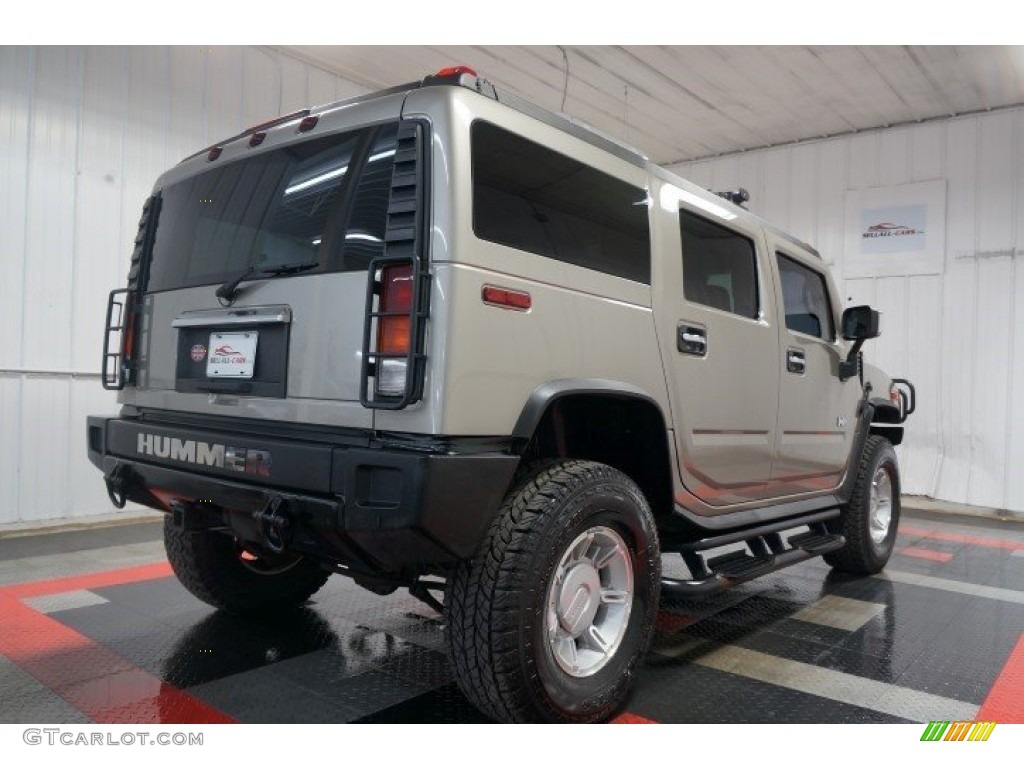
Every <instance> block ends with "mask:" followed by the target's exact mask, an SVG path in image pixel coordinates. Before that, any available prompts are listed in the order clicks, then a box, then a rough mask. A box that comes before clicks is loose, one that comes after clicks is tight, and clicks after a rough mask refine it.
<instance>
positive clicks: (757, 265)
mask: <svg viewBox="0 0 1024 768" xmlns="http://www.w3.org/2000/svg"><path fill="white" fill-rule="evenodd" d="M683 211H685V212H686V213H687V214H689V215H690V216H693V217H694V218H697V219H700V220H701V221H703V222H705V223H706V224H711V225H713V226H716V227H719V228H721V229H724V230H727V231H729V232H731V233H733V234H734V235H736V236H737V237H742V238H743V239H744V240H746V241H748V242H749V243H750V245H751V247H752V249H753V253H752V255H753V257H754V299H755V301H756V302H757V307H756V311H755V313H754V314H753V315H743V314H740V313H739V312H734V311H732V310H731V309H719V308H718V307H713V306H711V305H710V304H704V303H702V302H700V301H696V300H694V299H691V298H689V297H688V296H687V295H686V254H684V253H683V219H682V216H681V215H680V214H681V213H682V212H683ZM731 224H732V222H725V221H721V220H715V219H712V218H709V217H708V216H706V215H704V214H702V213H700V212H699V211H695V210H693V208H692V207H691V206H688V205H683V204H682V203H680V205H679V208H678V210H677V212H676V232H678V233H679V259H680V261H679V263H680V266H681V272H680V276H681V277H682V278H683V284H682V286H681V287H682V296H683V301H685V302H687V303H689V304H694V305H696V306H698V307H700V308H701V309H705V310H709V311H711V312H719V313H721V314H723V315H727V316H729V317H735V318H739V319H740V320H748V321H750V322H754V323H759V324H763V323H764V322H765V317H766V312H765V300H764V296H763V295H762V294H761V287H762V286H763V285H764V275H763V274H762V272H761V259H760V258H759V252H761V251H762V250H763V248H761V247H759V246H758V242H759V240H760V239H761V237H763V233H762V232H761V231H760V230H758V231H757V232H747V231H746V230H745V229H744V228H737V227H735V226H731Z"/></svg>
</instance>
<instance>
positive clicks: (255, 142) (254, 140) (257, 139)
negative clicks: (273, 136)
mask: <svg viewBox="0 0 1024 768" xmlns="http://www.w3.org/2000/svg"><path fill="white" fill-rule="evenodd" d="M265 138H267V134H265V133H263V132H262V131H261V132H260V133H254V134H253V135H252V136H250V137H249V146H250V147H258V146H259V145H260V144H262V143H263V140H264V139H265Z"/></svg>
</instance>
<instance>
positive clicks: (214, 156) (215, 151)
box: [206, 147, 224, 160]
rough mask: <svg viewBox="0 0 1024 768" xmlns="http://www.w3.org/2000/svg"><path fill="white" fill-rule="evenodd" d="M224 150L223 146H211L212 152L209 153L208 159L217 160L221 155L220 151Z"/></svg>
mask: <svg viewBox="0 0 1024 768" xmlns="http://www.w3.org/2000/svg"><path fill="white" fill-rule="evenodd" d="M223 151H224V148H223V147H210V152H209V154H207V156H206V159H207V160H216V159H217V158H218V157H220V153H221V152H223Z"/></svg>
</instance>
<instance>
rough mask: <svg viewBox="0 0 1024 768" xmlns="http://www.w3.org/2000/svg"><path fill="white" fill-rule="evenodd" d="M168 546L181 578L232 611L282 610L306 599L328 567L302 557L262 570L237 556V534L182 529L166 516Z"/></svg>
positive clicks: (323, 578) (321, 581)
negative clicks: (274, 569) (278, 567)
mask: <svg viewBox="0 0 1024 768" xmlns="http://www.w3.org/2000/svg"><path fill="white" fill-rule="evenodd" d="M164 549H165V550H166V551H167V559H168V560H169V561H170V563H171V568H173V569H174V574H175V575H176V576H177V577H178V581H180V582H181V583H182V585H183V586H184V587H185V589H187V590H188V591H189V592H191V593H192V594H193V595H195V596H196V597H198V598H199V599H200V600H202V601H203V602H204V603H209V604H210V605H212V606H214V607H215V608H222V609H224V610H226V611H229V612H231V613H238V614H254V613H264V612H272V611H278V610H282V609H285V608H290V607H293V606H296V605H301V604H302V603H304V602H306V600H308V599H309V598H310V597H311V596H312V595H313V594H314V593H315V592H316V591H317V590H319V589H320V587H322V586H323V585H324V583H325V582H326V581H327V579H328V577H329V576H330V573H329V572H328V571H325V570H323V569H322V568H321V567H320V566H319V565H317V564H316V563H315V562H313V561H311V560H307V559H298V560H296V561H295V563H294V565H290V566H287V567H286V568H284V569H283V570H280V571H279V572H276V573H259V572H257V571H256V570H253V569H252V568H250V567H248V566H246V564H245V563H243V561H242V560H241V558H240V557H239V548H238V545H237V544H236V543H235V540H234V539H233V538H232V537H231V536H228V535H226V534H223V533H219V532H217V531H206V530H198V531H184V530H181V529H179V528H177V527H175V526H174V524H173V522H172V521H171V519H170V517H166V518H164Z"/></svg>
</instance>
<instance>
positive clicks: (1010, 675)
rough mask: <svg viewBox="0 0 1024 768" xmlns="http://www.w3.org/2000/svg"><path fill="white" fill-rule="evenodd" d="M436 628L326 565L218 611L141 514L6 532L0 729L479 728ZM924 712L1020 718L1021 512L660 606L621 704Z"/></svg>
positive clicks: (652, 710) (630, 717)
mask: <svg viewBox="0 0 1024 768" xmlns="http://www.w3.org/2000/svg"><path fill="white" fill-rule="evenodd" d="M671 569H672V560H671V559H670V558H666V571H667V572H671ZM442 629H443V625H442V621H441V619H440V617H439V616H438V615H437V614H436V613H434V612H433V611H432V610H431V609H430V608H428V607H427V606H425V605H423V604H422V603H420V602H418V601H417V600H415V599H413V598H411V597H410V596H409V595H408V594H407V593H404V592H401V593H396V594H394V595H391V596H390V597H383V598H382V597H378V596H376V595H373V594H370V593H369V592H365V591H363V590H362V589H360V588H358V587H356V586H355V585H354V584H352V583H350V582H349V581H348V580H346V579H344V578H341V577H336V578H333V579H331V580H330V581H329V582H328V584H327V586H326V587H325V588H324V589H323V590H322V591H321V592H320V593H319V594H318V595H317V596H316V597H315V599H314V601H313V602H311V603H310V604H309V605H308V606H306V607H303V608H301V609H298V610H297V611H296V612H295V614H294V615H293V616H290V617H289V619H288V621H282V620H280V619H278V620H276V621H267V620H262V621H257V620H243V619H238V618H233V617H230V616H226V615H222V614H220V613H217V612H215V611H214V610H212V609H211V608H209V607H207V606H206V605H204V604H203V603H200V602H199V601H198V600H196V599H195V598H193V597H192V596H191V595H189V594H188V593H187V592H186V591H185V590H184V589H183V588H182V587H181V586H179V584H178V582H177V581H176V580H175V579H174V577H173V576H172V575H170V568H169V566H168V565H167V563H166V561H165V560H164V558H163V547H162V543H161V541H160V528H159V525H157V524H154V523H146V524H136V525H125V526H119V527H112V528H103V529H96V530H89V531H80V532H72V533H55V534H49V535H45V536H32V537H18V538H7V539H0V693H2V695H0V722H64V723H85V722H90V721H95V722H105V723H111V722H113V723H153V722H235V721H238V722H323V723H330V722H350V721H359V722H483V721H484V718H483V717H482V716H481V715H480V714H479V713H477V712H476V711H475V710H474V709H473V708H472V707H471V706H470V705H469V704H468V703H467V702H466V700H465V699H464V698H463V697H462V695H461V694H460V693H459V691H458V689H457V688H456V686H455V684H454V682H453V679H452V673H451V670H450V669H449V667H448V664H447V661H446V659H445V656H444V652H443V649H444V646H443V637H442ZM930 720H950V721H953V720H995V721H997V722H1024V526H1022V525H1020V524H1013V523H1000V522H999V521H996V520H990V519H989V520H985V519H977V520H971V519H967V518H959V517H956V518H950V517H941V516H935V515H925V514H921V513H905V514H904V519H903V521H902V524H901V529H900V537H899V540H898V542H897V552H896V554H895V555H894V556H893V559H892V561H891V562H890V564H889V567H888V568H887V569H886V571H885V572H884V573H883V574H881V575H880V576H878V577H873V578H861V579H854V578H848V577H843V576H840V575H838V574H832V573H831V572H830V571H829V569H828V568H827V567H826V566H825V564H824V563H822V562H821V561H820V560H815V561H811V562H810V563H807V564H804V565H801V566H796V567H794V568H790V569H788V570H784V571H782V572H780V573H778V574H775V575H772V576H769V577H766V578H762V579H760V580H758V581H754V582H751V583H749V584H746V585H744V586H742V587H739V588H737V589H735V590H733V591H732V592H729V593H726V594H724V595H722V596H720V597H718V598H716V599H714V600H712V601H710V602H706V603H700V604H691V603H687V604H682V603H666V604H664V605H663V606H662V611H661V614H660V616H659V621H658V635H657V637H656V639H655V643H654V648H653V649H652V652H651V654H650V656H649V658H648V659H647V663H646V664H645V666H644V667H643V668H642V670H641V671H640V674H639V679H638V682H637V685H636V687H635V692H634V694H633V696H632V699H631V700H630V702H629V705H628V707H627V711H626V712H625V713H624V714H623V715H621V716H620V718H619V721H620V722H627V723H629V722H632V723H642V722H647V721H659V722H705V723H752V722H763V723H776V722H794V723H816V722H829V723H875V722H927V721H930Z"/></svg>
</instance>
